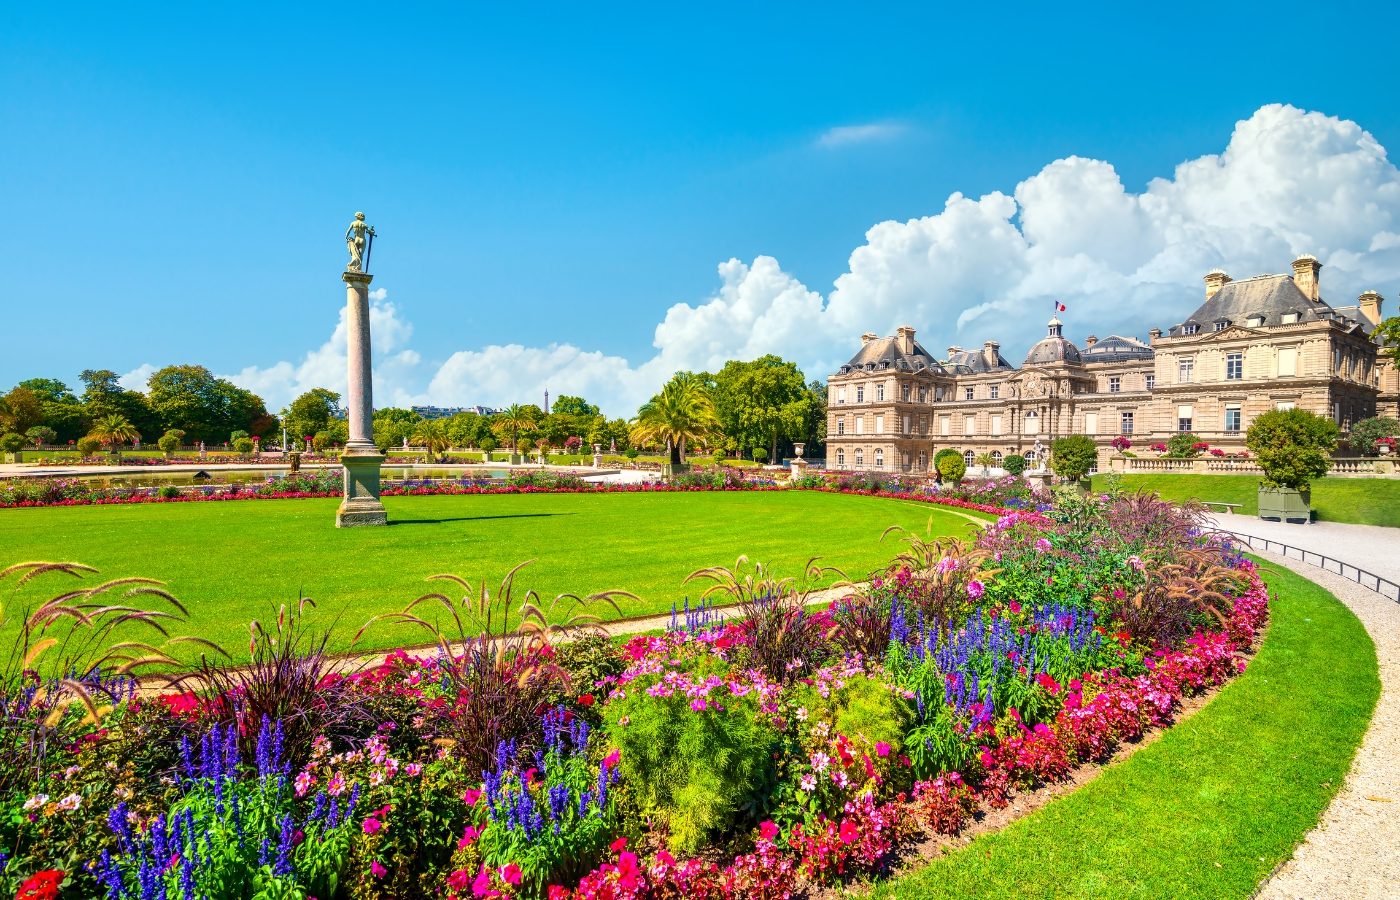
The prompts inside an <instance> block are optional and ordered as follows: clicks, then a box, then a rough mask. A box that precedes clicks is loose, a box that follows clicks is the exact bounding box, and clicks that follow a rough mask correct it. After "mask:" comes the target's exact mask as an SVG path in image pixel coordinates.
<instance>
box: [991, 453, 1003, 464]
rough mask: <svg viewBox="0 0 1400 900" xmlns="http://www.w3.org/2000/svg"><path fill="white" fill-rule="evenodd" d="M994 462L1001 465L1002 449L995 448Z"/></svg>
mask: <svg viewBox="0 0 1400 900" xmlns="http://www.w3.org/2000/svg"><path fill="white" fill-rule="evenodd" d="M992 462H994V463H996V464H997V465H1001V451H1000V450H993V451H992Z"/></svg>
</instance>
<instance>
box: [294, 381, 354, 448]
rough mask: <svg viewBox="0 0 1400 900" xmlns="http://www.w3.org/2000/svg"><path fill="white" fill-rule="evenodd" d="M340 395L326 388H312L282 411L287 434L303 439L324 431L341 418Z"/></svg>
mask: <svg viewBox="0 0 1400 900" xmlns="http://www.w3.org/2000/svg"><path fill="white" fill-rule="evenodd" d="M340 414H341V410H340V395H339V394H337V393H336V392H335V391H331V390H327V389H326V388H312V389H311V390H309V391H307V392H305V393H303V394H302V395H301V396H299V397H297V398H296V399H295V400H293V401H292V402H291V403H290V404H289V405H288V406H287V408H286V409H284V410H283V411H282V421H283V422H284V423H285V424H286V426H287V434H288V435H289V436H291V437H292V438H294V439H295V438H301V437H306V436H308V435H314V434H316V433H317V432H318V431H324V430H325V429H326V428H328V427H329V426H330V423H331V422H333V421H336V420H337V419H339V418H340Z"/></svg>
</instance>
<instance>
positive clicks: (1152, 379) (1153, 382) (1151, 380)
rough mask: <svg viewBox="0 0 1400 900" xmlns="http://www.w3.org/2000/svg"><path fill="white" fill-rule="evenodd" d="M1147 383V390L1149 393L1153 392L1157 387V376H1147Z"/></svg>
mask: <svg viewBox="0 0 1400 900" xmlns="http://www.w3.org/2000/svg"><path fill="white" fill-rule="evenodd" d="M1146 382H1147V389H1148V390H1149V391H1150V390H1152V389H1153V388H1154V387H1156V386H1157V376H1156V375H1148V376H1146Z"/></svg>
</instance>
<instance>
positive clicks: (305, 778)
mask: <svg viewBox="0 0 1400 900" xmlns="http://www.w3.org/2000/svg"><path fill="white" fill-rule="evenodd" d="M315 784H316V776H315V775H312V774H311V773H310V772H302V773H301V774H299V775H297V778H296V789H297V796H298V797H305V796H306V792H307V791H309V790H311V788H312V786H313V785H315Z"/></svg>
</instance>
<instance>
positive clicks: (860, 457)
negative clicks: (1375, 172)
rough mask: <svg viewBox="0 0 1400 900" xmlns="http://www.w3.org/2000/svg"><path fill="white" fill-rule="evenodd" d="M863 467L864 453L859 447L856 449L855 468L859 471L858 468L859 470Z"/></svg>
mask: <svg viewBox="0 0 1400 900" xmlns="http://www.w3.org/2000/svg"><path fill="white" fill-rule="evenodd" d="M863 465H865V451H863V450H861V449H860V448H859V447H857V448H856V468H857V469H859V468H860V467H861V466H863Z"/></svg>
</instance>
